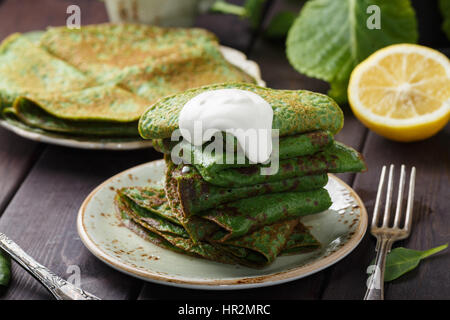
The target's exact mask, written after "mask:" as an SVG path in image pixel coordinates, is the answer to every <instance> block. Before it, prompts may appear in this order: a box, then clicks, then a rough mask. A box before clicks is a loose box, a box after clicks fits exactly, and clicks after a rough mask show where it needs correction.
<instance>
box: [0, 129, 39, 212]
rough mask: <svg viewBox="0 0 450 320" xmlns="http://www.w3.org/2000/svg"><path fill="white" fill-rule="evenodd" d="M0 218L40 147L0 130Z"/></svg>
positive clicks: (37, 154)
mask: <svg viewBox="0 0 450 320" xmlns="http://www.w3.org/2000/svg"><path fill="white" fill-rule="evenodd" d="M0 146H1V147H0V216H1V215H2V213H3V211H4V209H5V208H6V206H7V205H8V203H9V201H10V200H11V198H12V197H13V195H14V193H15V192H16V191H17V189H18V188H19V186H20V184H21V183H22V181H23V180H24V179H25V177H26V175H27V173H28V171H29V170H30V168H31V166H32V165H33V163H34V161H35V160H36V159H37V157H38V156H39V154H40V152H41V150H42V145H39V144H38V143H35V142H32V141H28V140H25V139H23V138H21V137H19V136H17V135H15V134H13V133H12V132H9V131H7V130H5V129H3V128H0Z"/></svg>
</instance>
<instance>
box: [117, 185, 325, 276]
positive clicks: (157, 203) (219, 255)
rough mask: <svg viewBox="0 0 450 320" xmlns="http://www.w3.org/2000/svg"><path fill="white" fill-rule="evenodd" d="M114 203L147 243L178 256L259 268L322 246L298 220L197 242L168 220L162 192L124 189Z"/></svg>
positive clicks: (168, 209) (165, 201) (166, 206)
mask: <svg viewBox="0 0 450 320" xmlns="http://www.w3.org/2000/svg"><path fill="white" fill-rule="evenodd" d="M115 203H116V208H117V210H118V213H119V214H120V217H121V219H122V222H123V223H125V225H126V226H127V227H129V228H130V229H132V230H133V231H135V232H137V233H138V234H139V235H141V236H143V237H144V238H146V239H147V240H150V241H151V242H153V243H155V244H157V245H159V246H162V247H164V248H166V249H170V250H173V251H175V252H179V253H185V254H189V255H194V256H199V257H203V258H206V259H209V260H213V261H218V262H222V263H232V264H233V263H240V264H243V265H247V266H251V267H260V266H264V265H266V264H268V263H271V262H273V260H274V259H275V258H276V257H277V256H278V255H281V254H292V253H299V252H307V251H310V250H314V249H316V248H318V247H319V246H320V244H319V243H318V242H317V240H316V239H315V238H314V237H313V236H312V235H311V234H310V233H309V231H308V230H307V229H306V228H305V227H304V226H303V225H302V224H301V223H300V222H299V220H298V219H291V220H287V221H284V222H283V223H275V224H271V225H269V226H263V227H260V228H258V229H256V230H254V231H253V232H250V233H249V234H247V235H246V236H244V237H240V238H235V239H232V240H227V241H217V240H210V241H197V242H194V241H193V240H192V239H191V238H190V235H189V233H188V232H187V231H186V230H185V229H184V227H183V226H181V223H176V222H174V221H173V219H172V218H167V217H166V215H167V214H168V215H169V216H170V215H171V213H170V210H171V208H170V206H169V205H168V203H167V199H166V197H165V193H164V190H162V189H152V188H124V189H122V190H120V191H118V193H117V195H116V199H115ZM218 210H220V209H218Z"/></svg>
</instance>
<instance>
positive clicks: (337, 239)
mask: <svg viewBox="0 0 450 320" xmlns="http://www.w3.org/2000/svg"><path fill="white" fill-rule="evenodd" d="M164 170H165V164H164V162H163V161H162V160H159V161H154V162H149V163H146V164H143V165H140V166H137V167H134V168H131V169H129V170H126V171H124V172H122V173H120V174H118V175H116V176H114V177H112V178H110V179H109V180H107V181H105V182H104V183H102V184H101V185H100V186H98V187H97V188H96V189H95V190H94V191H92V193H91V194H90V195H89V196H88V197H87V198H86V200H85V201H84V202H83V204H82V206H81V208H80V211H79V213H78V219H77V228H78V234H79V235H80V238H81V240H82V241H83V243H84V244H85V245H86V247H87V248H88V249H89V250H90V251H91V252H92V253H93V254H94V255H95V256H96V257H98V258H99V259H100V260H102V261H103V262H105V263H106V264H108V265H110V266H111V267H113V268H115V269H117V270H119V271H122V272H124V273H126V274H129V275H131V276H134V277H136V278H140V279H143V280H146V281H151V282H156V283H161V284H167V285H172V286H179V287H186V288H194V289H244V288H251V287H262V286H270V285H274V284H279V283H283V282H287V281H292V280H295V279H299V278H303V277H306V276H308V275H310V274H313V273H315V272H318V271H320V270H323V269H324V268H326V267H329V266H330V265H332V264H334V263H336V262H337V261H339V260H341V259H342V258H344V257H345V256H346V255H348V254H349V253H350V252H351V251H352V250H353V249H354V248H355V247H356V246H357V245H358V244H359V242H360V240H361V239H362V237H363V236H364V233H365V231H366V228H367V213H366V209H365V207H364V204H363V203H362V201H361V199H360V198H359V197H358V195H357V194H356V193H355V192H354V191H353V190H352V189H351V188H350V187H349V186H348V185H346V184H345V183H344V182H343V181H341V180H340V179H338V178H336V177H335V176H334V175H330V179H329V182H328V184H327V186H326V188H327V189H328V191H329V193H330V195H331V198H332V201H333V205H332V206H331V208H330V209H328V210H327V211H324V212H321V213H319V214H315V215H311V216H308V217H305V218H303V219H302V222H303V223H304V224H305V225H306V226H308V227H310V228H311V232H312V234H313V235H314V236H315V237H316V238H317V239H318V240H319V241H320V242H321V243H322V248H321V249H319V250H316V251H314V252H310V253H304V254H296V255H291V256H282V257H278V258H277V259H276V260H275V262H274V263H273V264H271V265H269V266H267V267H265V268H263V269H251V268H247V267H243V266H236V265H227V264H222V263H217V262H213V261H209V260H204V259H201V258H194V257H190V256H187V255H183V254H179V253H175V252H172V251H169V250H166V249H163V248H160V247H158V246H156V245H154V244H152V243H149V242H147V241H145V240H144V239H142V238H140V237H139V236H137V235H136V234H135V233H133V232H132V231H130V230H129V229H127V228H126V227H124V226H122V225H121V223H120V220H119V218H118V217H117V215H116V213H115V210H114V204H113V198H114V195H115V190H117V189H120V188H122V187H127V186H145V185H147V186H148V185H154V186H157V185H161V184H162V179H163V176H164Z"/></svg>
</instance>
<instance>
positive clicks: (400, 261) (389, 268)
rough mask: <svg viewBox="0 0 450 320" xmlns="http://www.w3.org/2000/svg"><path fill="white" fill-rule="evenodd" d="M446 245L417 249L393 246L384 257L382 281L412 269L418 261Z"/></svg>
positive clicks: (390, 279) (444, 247) (393, 278)
mask: <svg viewBox="0 0 450 320" xmlns="http://www.w3.org/2000/svg"><path fill="white" fill-rule="evenodd" d="M447 247H448V244H444V245H442V246H439V247H436V248H432V249H428V250H424V251H419V250H412V249H407V248H401V247H400V248H395V249H393V250H392V251H391V252H390V253H389V254H388V256H387V258H386V269H385V272H384V281H386V282H387V281H392V280H395V279H397V278H399V277H400V276H402V275H403V274H405V273H407V272H409V271H411V270H413V269H414V268H416V267H417V266H418V265H419V262H420V261H421V260H423V259H425V258H427V257H429V256H431V255H432V254H435V253H438V252H439V251H442V250H444V249H446V248H447Z"/></svg>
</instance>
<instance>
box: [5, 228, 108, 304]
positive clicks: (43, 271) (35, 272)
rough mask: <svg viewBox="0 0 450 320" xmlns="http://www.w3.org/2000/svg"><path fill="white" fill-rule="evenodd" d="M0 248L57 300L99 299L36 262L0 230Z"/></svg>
mask: <svg viewBox="0 0 450 320" xmlns="http://www.w3.org/2000/svg"><path fill="white" fill-rule="evenodd" d="M0 248H1V249H3V250H4V251H6V252H7V253H8V254H9V255H10V256H11V258H13V259H14V260H15V261H16V262H17V263H19V264H20V265H21V266H22V267H23V268H24V269H25V270H26V271H28V272H29V273H30V274H31V275H32V276H33V277H34V278H36V280H38V281H39V282H40V283H41V284H42V285H44V287H46V288H47V289H48V291H50V293H51V294H53V296H54V297H55V298H56V299H58V300H100V299H99V298H97V297H96V296H94V295H93V294H91V293H89V292H86V291H83V290H82V289H81V288H78V287H77V286H74V285H73V284H71V283H70V282H67V281H66V280H64V279H63V278H60V277H58V276H57V275H56V274H54V273H53V272H51V271H50V270H49V269H47V268H46V267H44V266H43V265H42V264H40V263H38V262H36V260H34V259H33V258H32V257H30V256H29V255H28V254H27V253H26V252H25V251H23V249H22V248H20V247H19V246H18V245H17V244H16V243H15V242H14V241H12V240H11V239H9V238H8V237H7V236H6V235H4V234H3V233H1V232H0Z"/></svg>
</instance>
